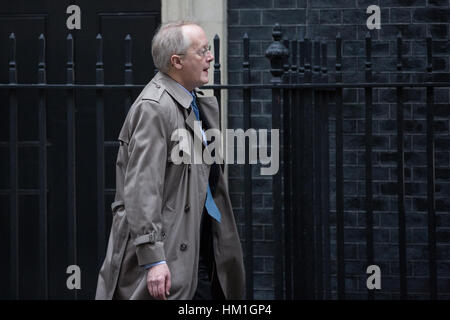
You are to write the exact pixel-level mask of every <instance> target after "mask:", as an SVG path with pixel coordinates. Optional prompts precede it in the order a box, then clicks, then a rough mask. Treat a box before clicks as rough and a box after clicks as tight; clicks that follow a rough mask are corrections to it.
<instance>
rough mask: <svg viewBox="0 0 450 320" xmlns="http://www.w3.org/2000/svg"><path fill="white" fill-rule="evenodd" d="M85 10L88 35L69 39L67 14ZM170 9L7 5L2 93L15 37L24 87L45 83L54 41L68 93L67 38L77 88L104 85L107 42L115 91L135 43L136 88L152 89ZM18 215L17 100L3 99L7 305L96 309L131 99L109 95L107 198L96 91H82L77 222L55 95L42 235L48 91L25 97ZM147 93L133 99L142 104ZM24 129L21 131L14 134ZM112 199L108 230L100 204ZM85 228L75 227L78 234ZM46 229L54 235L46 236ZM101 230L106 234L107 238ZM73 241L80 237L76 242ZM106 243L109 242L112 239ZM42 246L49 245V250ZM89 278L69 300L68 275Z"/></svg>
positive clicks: (1, 226) (1, 282) (1, 267)
mask: <svg viewBox="0 0 450 320" xmlns="http://www.w3.org/2000/svg"><path fill="white" fill-rule="evenodd" d="M70 5H77V6H78V7H79V8H80V18H81V19H80V22H81V24H80V29H74V30H69V29H68V28H67V26H66V21H67V19H68V18H69V16H70V15H71V14H68V13H66V10H67V8H68V7H69V6H70ZM160 8H161V2H160V1H159V0H158V1H156V0H155V1H153V0H152V1H149V0H128V1H112V0H95V1H92V0H71V1H69V0H34V1H29V0H15V1H2V2H1V4H0V83H8V65H9V60H10V48H9V44H10V40H9V37H10V35H11V33H14V35H15V39H16V66H17V75H18V83H27V84H33V83H36V82H37V79H38V78H37V68H38V49H39V47H38V38H39V35H40V34H43V35H44V36H45V38H46V68H47V82H48V83H49V84H64V83H66V63H67V53H66V38H67V36H68V34H69V33H71V34H72V35H73V38H74V47H75V50H74V62H75V67H74V72H75V83H76V84H95V81H96V71H95V70H96V62H97V54H96V36H97V34H99V33H100V34H101V35H102V37H103V63H104V70H105V71H104V72H105V83H106V84H123V83H124V69H125V37H126V35H127V34H129V35H130V37H131V41H132V70H133V83H135V84H146V83H147V82H148V81H149V80H150V79H151V77H152V75H153V74H154V66H153V62H152V58H151V53H150V45H151V38H152V36H153V33H154V31H155V29H156V28H157V26H158V24H159V23H160ZM16 92H17V101H18V102H17V138H18V148H17V150H18V153H17V154H18V157H17V166H16V167H15V169H17V182H18V191H17V202H16V204H17V210H13V209H14V205H11V204H13V203H14V200H12V199H13V198H14V194H12V187H11V186H12V183H11V182H12V181H11V178H10V176H11V174H10V173H11V172H12V171H11V170H12V169H13V166H14V163H11V161H10V155H11V152H12V151H11V143H10V136H11V135H12V134H11V128H12V126H14V124H12V122H11V120H10V103H9V101H10V91H8V89H5V88H2V89H0V108H1V111H2V117H0V159H1V160H0V161H1V162H0V170H1V171H0V176H1V179H0V208H1V209H0V210H1V217H0V250H1V251H0V252H1V253H2V258H1V259H0V260H1V262H0V272H1V277H0V298H3V299H5V298H6V299H16V298H20V299H35V298H40V299H42V298H44V299H45V298H49V299H73V298H81V299H90V298H93V297H94V294H95V287H96V281H97V275H98V271H99V268H100V262H101V261H102V259H103V257H104V255H105V250H106V238H107V236H108V233H109V228H110V225H111V214H110V205H111V202H112V201H113V199H114V187H115V180H114V179H115V168H114V165H115V159H116V155H117V145H116V144H115V143H114V142H113V141H116V139H117V136H118V133H119V130H120V127H121V124H122V122H123V119H124V116H125V112H126V108H127V105H128V104H129V102H130V100H129V98H128V100H127V97H128V95H129V91H128V90H121V89H112V90H104V91H103V98H104V140H105V146H104V152H105V155H104V165H105V176H104V183H105V192H104V194H102V195H100V194H98V191H97V164H96V161H97V145H96V137H97V125H96V91H95V90H93V89H75V91H74V98H75V100H74V101H75V130H74V132H75V148H74V151H75V163H76V164H75V172H76V174H75V186H76V187H75V193H74V195H75V196H74V198H73V199H75V202H74V206H73V208H75V214H74V215H71V214H70V210H69V209H68V203H70V199H69V198H70V196H69V195H68V169H69V165H68V160H67V155H68V151H69V150H68V149H69V148H68V133H67V126H68V120H67V118H68V117H67V103H66V99H67V91H66V90H61V89H49V90H46V94H47V100H46V101H47V102H46V130H47V193H46V215H47V223H46V226H43V225H42V219H41V218H40V217H41V214H42V213H41V212H40V203H39V186H40V181H41V180H40V179H41V178H40V176H39V172H40V171H42V170H41V167H40V164H39V163H40V162H39V120H38V119H39V114H38V109H39V108H38V101H39V98H38V97H39V95H38V90H37V89H33V88H19V89H17V91H16ZM137 93H138V90H133V91H132V96H134V97H135V96H136V94H137ZM13 129H14V127H13ZM99 199H104V203H105V212H106V214H105V217H106V218H105V219H106V221H105V226H104V227H102V226H101V224H99V221H98V209H97V203H98V201H99ZM72 222H75V223H74V224H71V223H72ZM45 229H46V230H45ZM99 230H100V231H102V230H106V231H105V232H104V233H102V234H101V235H100V237H99ZM71 232H74V234H72V233H71ZM103 234H104V239H102V238H103ZM42 239H46V243H47V245H46V246H45V247H44V246H43V242H42ZM70 265H77V266H79V268H80V270H81V278H80V280H81V289H79V290H69V289H68V287H67V284H66V281H67V279H68V277H69V276H70V275H71V274H67V273H66V270H67V267H68V266H70Z"/></svg>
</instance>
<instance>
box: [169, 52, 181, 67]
mask: <svg viewBox="0 0 450 320" xmlns="http://www.w3.org/2000/svg"><path fill="white" fill-rule="evenodd" d="M170 62H171V63H172V66H173V67H174V68H175V69H177V70H181V69H183V64H182V63H181V57H180V56H179V55H177V54H174V55H172V56H171V57H170Z"/></svg>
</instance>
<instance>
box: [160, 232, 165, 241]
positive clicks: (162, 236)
mask: <svg viewBox="0 0 450 320" xmlns="http://www.w3.org/2000/svg"><path fill="white" fill-rule="evenodd" d="M161 238H162V239H163V240H164V239H165V238H166V233H165V232H163V233H161Z"/></svg>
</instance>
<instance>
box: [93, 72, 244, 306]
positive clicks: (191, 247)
mask: <svg viewBox="0 0 450 320" xmlns="http://www.w3.org/2000/svg"><path fill="white" fill-rule="evenodd" d="M191 101H192V96H191V95H190V94H189V93H187V92H186V91H185V90H184V89H183V88H181V87H180V86H179V85H178V84H177V83H176V82H175V81H174V80H172V79H171V78H170V77H169V76H167V75H165V74H163V73H161V72H160V73H158V74H157V75H156V76H155V77H154V78H153V79H152V80H151V81H150V83H149V84H148V85H147V86H146V87H145V88H144V90H143V91H142V92H141V94H140V95H139V97H138V98H137V99H136V101H135V102H134V104H133V105H132V106H131V108H130V111H129V112H128V115H127V117H126V119H125V122H124V125H123V127H122V130H121V132H120V134H119V141H120V147H119V152H118V156H117V163H116V196H115V201H114V203H113V204H112V205H111V207H112V214H113V221H112V227H111V233H110V236H109V242H108V249H107V252H106V257H105V260H104V263H103V266H102V268H101V270H100V273H99V277H98V283H97V292H96V299H113V298H120V299H151V298H152V297H151V296H150V295H149V293H148V290H147V284H146V277H147V271H146V270H145V269H144V268H143V266H144V265H146V264H150V263H154V262H157V261H161V260H166V261H167V264H168V267H169V269H170V272H171V280H172V286H171V289H170V296H169V297H168V298H169V299H191V298H192V297H193V295H194V293H195V290H196V288H197V270H198V258H199V245H200V218H201V214H202V212H203V207H204V203H205V199H206V190H207V184H208V177H209V171H210V165H207V164H204V163H202V164H183V163H181V164H178V165H177V164H174V163H173V162H172V160H171V156H170V155H171V151H172V149H173V148H174V147H175V146H176V145H178V144H179V143H178V141H172V140H171V135H172V133H173V131H174V130H175V129H177V128H184V129H187V128H189V129H187V130H188V132H189V133H190V134H191V137H193V136H194V135H195V134H198V132H199V131H198V130H194V125H198V124H196V123H194V120H195V114H194V112H193V111H192V108H191V107H190V104H191ZM198 104H199V108H200V109H201V110H202V111H203V114H204V117H206V120H207V121H208V123H209V125H210V126H211V127H213V128H219V108H218V104H217V100H216V99H215V97H199V98H198ZM197 129H198V128H197ZM197 138H200V139H201V137H197ZM214 200H215V202H216V204H217V207H218V208H219V210H220V212H221V223H218V222H217V221H215V220H212V235H213V243H214V257H215V262H216V268H217V269H216V271H217V276H218V279H219V282H220V285H221V287H222V290H223V292H224V294H225V297H226V298H227V299H242V298H243V297H244V290H245V288H244V282H245V280H244V265H243V258H242V248H241V244H240V241H239V237H238V233H237V228H236V224H235V220H234V216H233V211H232V208H231V202H230V199H229V195H228V190H227V184H226V181H225V179H224V177H223V175H222V172H220V174H219V180H218V183H217V187H216V191H215V194H214Z"/></svg>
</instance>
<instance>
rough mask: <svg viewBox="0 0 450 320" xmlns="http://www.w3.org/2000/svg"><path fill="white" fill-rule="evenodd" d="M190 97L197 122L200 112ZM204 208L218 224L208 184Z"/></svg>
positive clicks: (217, 216) (218, 218) (215, 206)
mask: <svg viewBox="0 0 450 320" xmlns="http://www.w3.org/2000/svg"><path fill="white" fill-rule="evenodd" d="M192 97H193V99H192V102H191V107H192V110H194V113H195V117H196V118H197V120H198V121H200V112H199V110H198V106H197V103H196V102H195V96H194V95H192ZM202 131H203V130H202ZM205 143H206V142H205ZM205 207H206V211H207V212H208V214H209V215H210V216H211V217H213V218H214V219H216V220H217V221H218V222H220V211H219V208H217V205H216V203H215V202H214V199H213V196H212V193H211V188H210V187H209V183H208V190H207V193H206V202H205Z"/></svg>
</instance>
